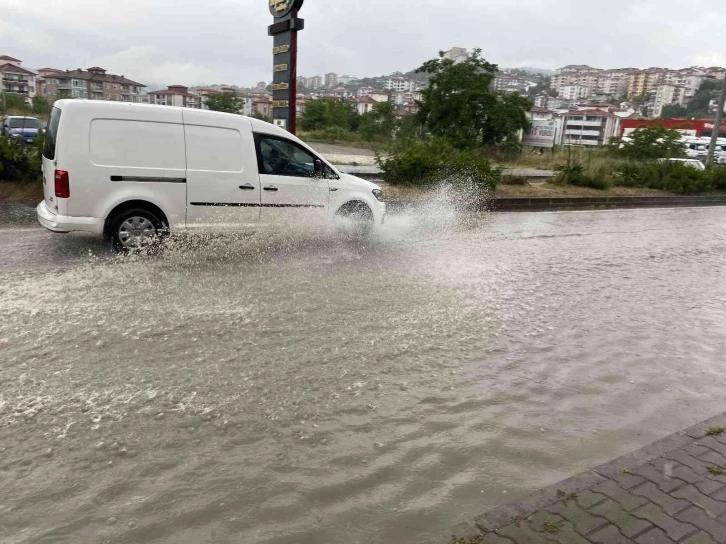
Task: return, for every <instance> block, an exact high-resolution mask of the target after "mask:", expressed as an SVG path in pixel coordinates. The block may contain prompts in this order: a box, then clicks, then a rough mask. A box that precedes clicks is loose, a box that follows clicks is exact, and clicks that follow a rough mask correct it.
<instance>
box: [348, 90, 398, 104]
mask: <svg viewBox="0 0 726 544" xmlns="http://www.w3.org/2000/svg"><path fill="white" fill-rule="evenodd" d="M356 96H357V97H362V96H369V97H370V98H372V99H373V100H375V101H376V102H387V101H388V100H389V99H390V93H389V92H388V91H382V90H380V89H376V88H375V87H361V88H360V89H358V92H356Z"/></svg>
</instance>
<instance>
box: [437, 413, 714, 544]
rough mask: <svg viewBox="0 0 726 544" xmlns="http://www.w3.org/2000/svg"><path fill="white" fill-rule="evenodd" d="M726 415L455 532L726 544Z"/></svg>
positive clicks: (502, 539) (495, 543) (592, 542)
mask: <svg viewBox="0 0 726 544" xmlns="http://www.w3.org/2000/svg"><path fill="white" fill-rule="evenodd" d="M724 427H726V414H722V415H720V416H717V417H715V418H713V419H710V420H708V421H705V422H703V423H700V424H698V425H695V426H694V427H691V428H690V429H686V430H685V431H681V432H678V433H675V434H673V435H671V436H669V437H667V438H665V439H663V440H660V441H658V442H655V443H654V444H651V445H649V446H646V447H645V448H643V449H641V450H639V451H637V452H634V453H631V454H628V455H626V456H624V457H620V458H619V459H615V460H614V461H611V462H609V463H606V464H604V465H602V466H600V467H597V468H595V469H592V470H590V471H588V472H585V473H583V474H579V475H577V476H575V477H573V478H570V479H568V480H565V481H563V482H560V483H559V484H556V485H554V486H551V487H548V488H546V489H544V490H542V491H540V492H538V493H536V494H535V495H533V496H531V497H528V498H526V499H524V500H522V501H518V502H515V503H512V504H509V505H507V506H503V507H500V508H497V509H495V510H492V511H491V512H487V513H486V514H483V515H482V516H479V517H478V518H477V519H476V520H474V523H463V524H461V525H459V526H457V527H455V528H454V530H453V531H452V535H451V540H450V541H451V542H457V544H464V543H465V544H512V543H514V544H548V543H552V542H556V543H559V544H630V543H636V544H671V543H684V544H713V543H718V544H726V433H723V434H712V435H709V431H711V432H712V433H713V432H714V431H715V430H716V429H718V428H724Z"/></svg>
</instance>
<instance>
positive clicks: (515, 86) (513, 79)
mask: <svg viewBox="0 0 726 544" xmlns="http://www.w3.org/2000/svg"><path fill="white" fill-rule="evenodd" d="M535 85H537V84H536V83H535V82H534V81H530V80H528V79H526V78H523V77H520V76H518V75H515V74H511V73H509V72H499V73H498V74H497V75H496V77H495V78H494V90H495V91H504V92H505V93H513V92H518V93H520V94H526V93H527V91H528V90H529V88H530V87H534V86H535Z"/></svg>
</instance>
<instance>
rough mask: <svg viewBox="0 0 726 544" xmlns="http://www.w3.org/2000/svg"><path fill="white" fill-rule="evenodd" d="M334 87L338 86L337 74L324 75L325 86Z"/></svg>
mask: <svg viewBox="0 0 726 544" xmlns="http://www.w3.org/2000/svg"><path fill="white" fill-rule="evenodd" d="M336 85H338V74H336V73H334V72H330V73H329V74H325V86H326V87H328V88H330V87H335V86H336Z"/></svg>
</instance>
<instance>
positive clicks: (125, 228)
mask: <svg viewBox="0 0 726 544" xmlns="http://www.w3.org/2000/svg"><path fill="white" fill-rule="evenodd" d="M134 226H135V227H137V228H136V229H135V230H134V231H133V232H129V231H130V229H131V228H132V227H134ZM168 232H169V228H168V226H167V225H166V224H165V223H164V221H163V220H162V219H161V218H159V217H157V215H156V214H154V213H153V212H151V211H149V210H146V209H143V208H134V209H129V210H124V211H122V212H121V213H119V214H118V215H117V216H115V217H114V218H112V219H111V220H110V221H109V229H108V234H109V235H110V237H111V245H112V246H113V249H114V250H115V251H117V252H118V253H128V252H129V251H146V252H152V253H153V252H155V251H158V249H159V247H160V244H161V240H162V237H163V236H165V235H166V234H168Z"/></svg>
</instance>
